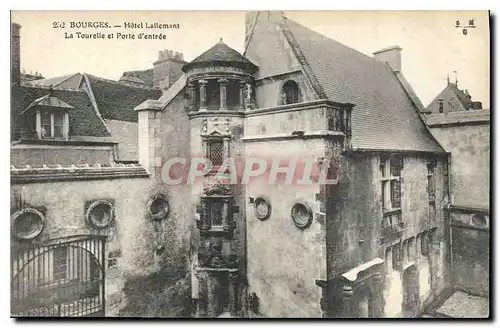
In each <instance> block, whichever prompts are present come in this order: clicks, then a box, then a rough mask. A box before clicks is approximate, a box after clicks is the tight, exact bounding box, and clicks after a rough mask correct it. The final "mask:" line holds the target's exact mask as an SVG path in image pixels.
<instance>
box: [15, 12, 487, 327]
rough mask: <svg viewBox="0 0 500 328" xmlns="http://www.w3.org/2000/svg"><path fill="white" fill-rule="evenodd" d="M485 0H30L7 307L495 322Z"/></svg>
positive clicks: (18, 100)
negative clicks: (339, 5) (129, 4)
mask: <svg viewBox="0 0 500 328" xmlns="http://www.w3.org/2000/svg"><path fill="white" fill-rule="evenodd" d="M489 40H490V16H489V12H487V11H411V12H410V11H407V12H404V11H399V12H397V11H309V12H308V11H288V12H286V11H285V12H283V11H249V12H243V11H192V12H189V11H176V12H174V11H135V12H134V11H12V12H11V43H10V54H11V110H10V119H11V131H10V132H11V134H10V136H11V139H10V177H11V180H10V182H11V186H10V190H11V196H10V215H11V217H10V227H11V230H10V245H11V255H10V279H11V282H10V284H11V290H10V299H11V304H10V313H11V316H12V317H15V318H20V317H122V318H127V317H142V318H148V317H149V318H199V319H203V318H241V319H246V318H250V319H253V318H266V319H274V318H323V319H335V318H489V317H490V315H491V314H490V282H489V281H490V279H489V277H490V254H491V253H490V252H491V251H490V203H489V199H490V123H491V122H490V121H491V120H490V77H489V76H490V41H489Z"/></svg>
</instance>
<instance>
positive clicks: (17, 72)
mask: <svg viewBox="0 0 500 328" xmlns="http://www.w3.org/2000/svg"><path fill="white" fill-rule="evenodd" d="M10 29H11V40H10V42H11V49H10V56H11V63H10V65H11V67H10V76H11V83H12V84H16V85H20V84H21V34H20V30H21V25H19V24H17V23H11V24H10Z"/></svg>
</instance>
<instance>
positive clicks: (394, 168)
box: [379, 156, 403, 213]
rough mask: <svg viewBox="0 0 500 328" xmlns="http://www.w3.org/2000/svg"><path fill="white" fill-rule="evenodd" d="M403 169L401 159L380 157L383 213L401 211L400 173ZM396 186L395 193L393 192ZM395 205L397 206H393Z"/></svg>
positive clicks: (397, 157)
mask: <svg viewBox="0 0 500 328" xmlns="http://www.w3.org/2000/svg"><path fill="white" fill-rule="evenodd" d="M402 169H403V157H400V156H381V157H380V166H379V173H380V175H381V177H380V178H381V184H382V190H381V191H382V199H381V202H382V209H383V211H384V213H387V212H392V211H397V210H401V206H402V204H401V202H402V197H401V189H402V188H401V171H402ZM394 185H397V186H398V187H397V189H398V190H397V191H398V192H397V193H396V192H395V190H394V187H393V186H394ZM395 205H397V206H395Z"/></svg>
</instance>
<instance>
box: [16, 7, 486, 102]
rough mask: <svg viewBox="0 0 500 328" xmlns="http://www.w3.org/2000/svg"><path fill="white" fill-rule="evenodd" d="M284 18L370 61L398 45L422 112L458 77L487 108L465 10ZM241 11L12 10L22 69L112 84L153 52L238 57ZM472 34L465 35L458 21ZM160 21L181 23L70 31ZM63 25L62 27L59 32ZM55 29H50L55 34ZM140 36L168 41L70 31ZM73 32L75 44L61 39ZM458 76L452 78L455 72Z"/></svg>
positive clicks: (482, 18) (479, 18)
mask: <svg viewBox="0 0 500 328" xmlns="http://www.w3.org/2000/svg"><path fill="white" fill-rule="evenodd" d="M285 15H286V16H287V17H288V18H289V19H292V20H294V21H297V22H298V23H300V24H302V25H304V26H307V27H308V28H310V29H312V30H315V31H317V32H319V33H321V34H323V35H325V36H327V37H330V38H332V39H334V40H336V41H338V42H341V43H343V44H345V45H347V46H349V47H351V48H354V49H356V50H358V51H360V52H362V53H365V54H366V55H369V56H372V53H373V52H374V51H376V50H380V49H382V48H386V47H388V46H392V45H399V46H400V47H401V48H402V49H403V50H402V73H403V74H404V76H405V77H406V79H407V80H408V81H409V82H410V83H411V85H412V86H413V88H414V89H415V91H416V93H417V95H418V96H419V97H420V99H421V100H422V102H423V104H424V106H427V105H428V104H429V103H430V102H431V101H432V100H433V99H434V98H435V97H436V96H437V95H438V93H439V92H440V91H441V90H442V89H443V88H444V87H445V86H446V79H447V74H449V75H450V79H451V81H452V82H453V81H455V78H458V84H459V87H460V88H461V89H468V90H469V93H470V94H471V96H472V98H473V100H476V101H482V102H483V107H484V108H489V106H490V104H489V98H490V95H489V89H490V84H489V83H490V82H489V80H490V66H489V54H490V50H489V47H490V45H489V38H490V37H489V18H488V13H487V12H485V11H483V12H478V11H475V12H471V11H469V12H466V11H456V12H451V11H413V12H411V11H405V12H401V11H400V12H397V11H392V12H391V11H379V12H370V11H285ZM244 18H245V13H244V12H241V11H218V12H217V11H189V12H183V11H134V12H131V11H107V12H106V11H78V12H77V11H13V12H12V15H11V20H12V21H13V22H16V23H19V24H21V26H22V28H21V69H24V70H25V71H26V72H27V73H29V72H33V73H34V72H36V71H37V72H40V73H41V74H42V75H43V76H44V77H47V78H49V77H55V76H61V75H67V74H72V73H77V72H80V73H89V74H93V75H96V76H99V77H104V78H108V79H112V80H118V79H119V78H120V76H121V75H122V73H123V72H124V71H129V70H136V69H147V68H150V67H152V64H153V62H154V61H155V60H157V59H158V51H160V50H165V49H169V50H173V51H176V52H181V53H183V55H184V59H185V60H186V61H190V60H192V59H194V58H196V57H197V56H198V55H200V54H201V53H203V52H204V51H205V50H207V49H209V48H210V47H212V46H213V45H214V44H215V43H216V42H218V41H219V39H220V38H223V40H224V42H225V43H226V44H228V45H229V46H230V47H232V48H234V49H235V50H237V51H239V52H243V47H244V35H245V26H244ZM470 19H474V25H475V26H476V27H475V28H470V29H468V31H467V35H464V34H463V32H462V29H461V28H456V27H455V25H456V21H457V20H459V21H460V24H461V25H468V24H469V20H470ZM88 21H92V22H108V23H109V24H110V25H111V26H114V25H122V26H123V24H124V22H147V23H149V24H152V23H155V22H158V23H164V24H177V23H178V24H179V27H180V28H179V29H168V30H157V29H135V30H126V29H124V28H114V27H112V28H109V29H105V28H88V29H81V28H73V29H71V28H70V27H69V26H70V23H71V22H88ZM62 23H64V25H65V27H64V28H62V27H60V26H62ZM54 24H56V26H58V27H56V28H54ZM77 31H79V32H84V33H98V32H102V33H105V34H106V35H107V34H108V33H111V32H114V33H115V34H116V33H117V32H121V33H125V34H126V33H129V32H132V33H134V34H136V35H138V34H139V33H140V32H146V33H160V32H163V33H165V34H166V37H167V38H166V40H138V39H135V40H131V39H121V40H118V39H116V38H115V39H111V40H110V39H107V38H106V39H96V40H89V39H78V38H76V34H75V32H77ZM65 33H73V36H74V38H72V39H67V38H65ZM454 72H456V73H454Z"/></svg>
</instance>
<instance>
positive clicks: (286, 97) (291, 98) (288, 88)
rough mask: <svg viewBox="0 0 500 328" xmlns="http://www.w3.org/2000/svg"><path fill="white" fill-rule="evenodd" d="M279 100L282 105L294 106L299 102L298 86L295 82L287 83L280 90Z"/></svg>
mask: <svg viewBox="0 0 500 328" xmlns="http://www.w3.org/2000/svg"><path fill="white" fill-rule="evenodd" d="M281 98H282V104H283V105H289V104H296V103H298V102H299V101H300V100H299V98H300V90H299V86H298V85H297V83H296V82H295V81H291V80H290V81H287V82H285V84H283V87H282V88H281Z"/></svg>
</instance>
